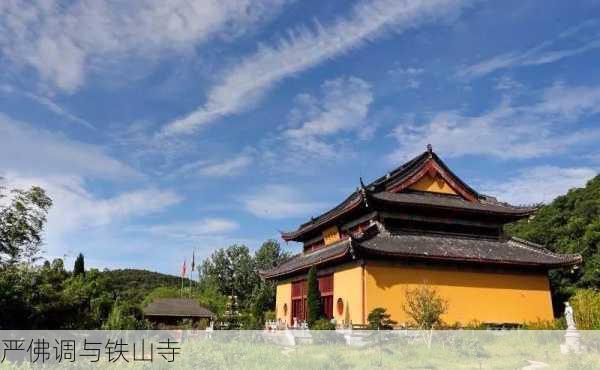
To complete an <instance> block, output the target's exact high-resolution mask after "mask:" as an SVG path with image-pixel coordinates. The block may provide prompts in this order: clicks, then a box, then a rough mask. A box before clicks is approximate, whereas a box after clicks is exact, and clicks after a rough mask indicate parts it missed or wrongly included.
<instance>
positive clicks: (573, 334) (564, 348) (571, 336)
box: [560, 329, 581, 354]
mask: <svg viewBox="0 0 600 370" xmlns="http://www.w3.org/2000/svg"><path fill="white" fill-rule="evenodd" d="M580 339H581V334H579V332H578V331H577V329H567V332H566V333H565V343H564V344H561V345H560V352H561V353H562V354H569V353H581V342H580Z"/></svg>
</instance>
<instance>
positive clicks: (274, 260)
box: [251, 240, 289, 328]
mask: <svg viewBox="0 0 600 370" xmlns="http://www.w3.org/2000/svg"><path fill="white" fill-rule="evenodd" d="M287 258H289V254H288V253H287V252H284V251H283V250H282V249H281V246H280V245H279V243H277V242H276V241H275V240H267V241H266V242H264V243H263V244H262V245H261V246H260V248H259V249H258V250H257V251H256V253H254V264H255V266H256V268H257V272H258V273H260V272H261V271H266V270H269V269H272V268H273V267H275V266H277V265H279V264H280V263H281V262H283V261H284V260H286V259H287ZM275 290H276V287H275V283H274V282H272V281H265V280H259V281H258V284H257V285H256V287H255V288H254V290H253V291H252V299H251V301H252V302H251V311H252V312H251V314H252V316H253V317H254V318H255V319H256V323H257V328H259V327H262V326H263V325H264V322H265V313H266V312H268V311H271V310H274V309H275Z"/></svg>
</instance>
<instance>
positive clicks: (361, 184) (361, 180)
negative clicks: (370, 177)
mask: <svg viewBox="0 0 600 370" xmlns="http://www.w3.org/2000/svg"><path fill="white" fill-rule="evenodd" d="M359 180H360V187H361V188H364V187H365V183H364V182H363V179H362V176H361V177H359Z"/></svg>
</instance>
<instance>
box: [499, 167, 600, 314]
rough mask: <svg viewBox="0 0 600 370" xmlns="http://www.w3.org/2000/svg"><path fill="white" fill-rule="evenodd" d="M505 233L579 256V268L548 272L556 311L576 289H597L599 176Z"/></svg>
mask: <svg viewBox="0 0 600 370" xmlns="http://www.w3.org/2000/svg"><path fill="white" fill-rule="evenodd" d="M506 230H507V232H508V233H509V234H511V235H515V236H518V237H521V238H524V239H527V240H530V241H532V242H535V243H539V244H542V245H544V246H546V247H547V248H548V249H550V250H552V251H555V252H559V253H579V254H581V255H582V257H583V265H582V266H581V267H580V268H576V269H573V270H564V269H563V270H556V271H552V272H551V274H550V279H551V283H552V289H553V298H554V301H555V304H554V306H555V308H556V307H558V308H561V307H562V302H563V301H565V300H566V299H567V298H568V297H570V296H571V295H572V294H573V293H574V291H575V289H576V288H594V289H598V288H600V175H598V176H596V177H595V178H593V179H592V180H590V181H588V183H587V184H586V186H585V187H584V188H578V189H571V190H569V192H568V193H567V194H565V195H563V196H559V197H558V198H556V199H555V200H554V201H553V202H552V203H550V204H548V205H544V206H542V207H540V209H539V210H538V211H537V212H536V214H535V216H533V217H532V218H530V219H528V220H522V221H519V222H517V223H514V224H512V225H508V226H507V228H506ZM559 303H560V304H559Z"/></svg>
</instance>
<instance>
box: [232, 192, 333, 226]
mask: <svg viewBox="0 0 600 370" xmlns="http://www.w3.org/2000/svg"><path fill="white" fill-rule="evenodd" d="M241 201H242V203H243V204H244V208H245V209H246V211H248V212H250V213H252V214H253V215H255V216H257V217H260V218H267V219H283V218H293V217H301V216H308V215H310V214H311V213H318V212H319V211H321V210H322V209H323V208H324V207H325V206H326V205H325V204H324V203H321V202H314V201H310V200H307V199H306V198H305V196H304V195H303V194H302V193H300V192H298V191H296V190H294V188H292V187H289V186H286V185H265V186H264V187H263V188H261V189H259V190H258V191H256V192H254V193H250V194H247V195H245V196H244V197H242V198H241Z"/></svg>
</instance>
